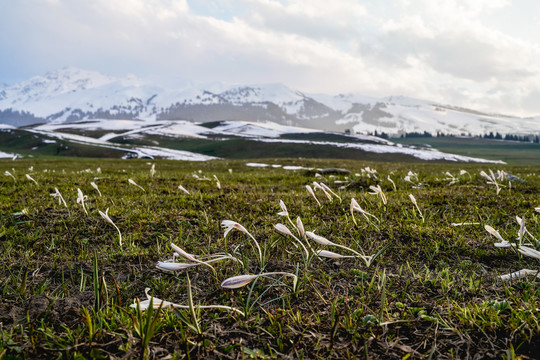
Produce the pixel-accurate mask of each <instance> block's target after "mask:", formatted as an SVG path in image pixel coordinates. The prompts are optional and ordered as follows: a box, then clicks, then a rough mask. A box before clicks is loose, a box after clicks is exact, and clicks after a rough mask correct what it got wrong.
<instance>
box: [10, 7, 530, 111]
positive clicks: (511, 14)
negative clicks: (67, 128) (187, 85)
mask: <svg viewBox="0 0 540 360" xmlns="http://www.w3.org/2000/svg"><path fill="white" fill-rule="evenodd" d="M65 66H74V67H79V68H82V69H86V70H95V71H99V72H101V73H104V74H107V75H113V76H125V75H128V74H134V75H136V76H138V77H141V78H150V77H153V78H155V77H166V78H168V79H170V80H174V81H179V82H186V81H194V82H203V83H204V82H214V81H220V82H224V83H232V84H253V83H268V82H280V83H284V84H286V85H288V86H290V87H292V88H294V89H298V90H301V91H303V92H308V93H328V94H338V93H347V92H355V93H359V94H363V95H371V96H389V95H406V96H411V97H415V98H421V99H426V100H434V101H439V102H443V103H447V104H453V105H458V106H465V107H470V108H473V109H478V110H484V111H493V112H502V113H506V114H514V115H521V116H530V115H540V3H539V2H538V1H537V0H515V1H510V0H370V1H368V0H14V1H11V0H0V82H2V83H6V84H13V83H16V82H18V81H22V80H25V79H28V78H30V77H32V76H35V75H42V74H44V73H46V72H47V71H50V70H56V69H60V68H62V67H65Z"/></svg>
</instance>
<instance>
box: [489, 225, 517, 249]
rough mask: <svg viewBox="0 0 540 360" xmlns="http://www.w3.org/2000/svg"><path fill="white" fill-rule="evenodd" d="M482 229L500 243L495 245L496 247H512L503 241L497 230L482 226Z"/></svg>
mask: <svg viewBox="0 0 540 360" xmlns="http://www.w3.org/2000/svg"><path fill="white" fill-rule="evenodd" d="M484 229H486V231H487V232H488V233H490V234H491V235H493V236H495V237H496V238H497V240H499V241H500V243H496V244H495V246H496V247H510V246H513V244H512V243H510V242H508V241H506V240H505V239H503V237H502V236H501V234H499V232H498V231H497V230H495V229H494V228H492V227H491V226H489V225H484Z"/></svg>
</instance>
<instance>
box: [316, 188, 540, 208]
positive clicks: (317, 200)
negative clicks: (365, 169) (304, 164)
mask: <svg viewBox="0 0 540 360" xmlns="http://www.w3.org/2000/svg"><path fill="white" fill-rule="evenodd" d="M306 190H307V192H308V193H309V195H311V196H313V198H314V199H315V201H316V202H317V205H319V206H321V202H320V201H319V199H317V196H315V192H313V189H312V188H311V186H309V185H306ZM539 209H540V208H539Z"/></svg>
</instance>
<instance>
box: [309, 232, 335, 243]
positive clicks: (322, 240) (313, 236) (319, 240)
mask: <svg viewBox="0 0 540 360" xmlns="http://www.w3.org/2000/svg"><path fill="white" fill-rule="evenodd" d="M306 236H307V237H308V238H310V239H311V240H313V241H315V242H316V243H317V244H319V245H323V246H329V245H334V243H333V242H331V241H330V240H328V239H327V238H324V237H322V236H319V235H317V234H315V233H313V232H311V231H307V232H306Z"/></svg>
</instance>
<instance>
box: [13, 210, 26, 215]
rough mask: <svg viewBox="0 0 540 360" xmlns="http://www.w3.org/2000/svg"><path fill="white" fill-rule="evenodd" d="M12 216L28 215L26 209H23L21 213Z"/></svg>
mask: <svg viewBox="0 0 540 360" xmlns="http://www.w3.org/2000/svg"><path fill="white" fill-rule="evenodd" d="M12 215H13V216H22V215H28V208H24V209H22V210H21V211H18V212H16V213H13V214H12Z"/></svg>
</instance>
